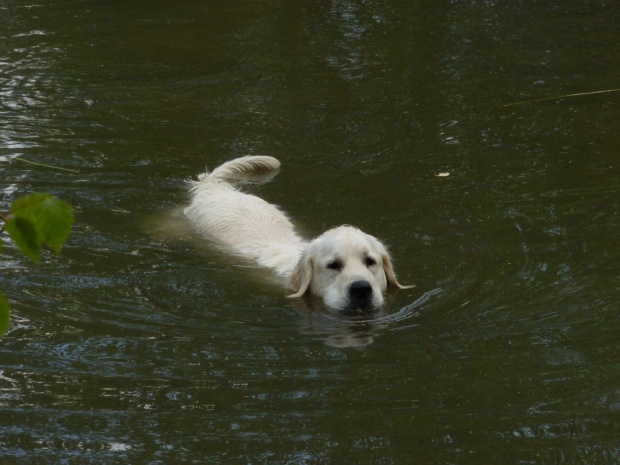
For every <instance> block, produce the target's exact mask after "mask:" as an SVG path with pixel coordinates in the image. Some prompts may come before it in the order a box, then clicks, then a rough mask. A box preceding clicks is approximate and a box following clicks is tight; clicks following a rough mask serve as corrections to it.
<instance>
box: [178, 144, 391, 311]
mask: <svg viewBox="0 0 620 465" xmlns="http://www.w3.org/2000/svg"><path fill="white" fill-rule="evenodd" d="M279 167H280V162H279V161H278V160H276V159H275V158H273V157H267V156H249V157H243V158H238V159H235V160H232V161H229V162H227V163H224V164H223V165H221V166H220V167H219V168H217V169H215V170H214V171H213V172H211V173H208V172H207V173H205V174H203V175H201V176H200V177H199V178H198V181H193V182H192V189H191V195H192V201H191V204H190V206H189V207H187V208H186V209H185V214H186V215H187V216H188V217H189V218H190V219H191V220H192V221H193V223H194V224H195V226H196V228H197V229H198V230H199V231H200V232H201V233H202V234H203V235H205V237H207V238H209V239H211V240H214V241H216V242H217V243H218V244H220V245H221V246H223V247H225V248H226V249H227V250H228V251H230V252H232V253H234V254H237V255H241V256H243V257H247V258H250V259H253V260H255V261H256V262H257V263H258V264H259V265H261V266H264V267H267V268H270V269H272V270H273V271H275V272H276V273H277V274H278V275H280V276H281V277H282V278H283V280H284V283H285V285H286V287H287V288H288V289H290V290H291V291H293V294H292V295H291V297H301V296H302V295H304V294H305V293H306V292H309V293H311V294H314V295H316V296H319V297H322V298H323V301H324V302H325V304H327V305H328V306H330V307H333V308H338V309H340V308H346V307H347V305H348V304H349V286H350V285H351V283H353V282H354V281H358V280H365V281H367V282H368V283H370V285H371V286H372V290H373V292H372V307H379V306H381V305H382V304H383V295H382V294H383V292H384V291H385V290H386V289H387V287H388V286H393V287H397V288H401V287H403V286H401V285H400V284H399V283H398V281H397V280H396V276H395V275H394V271H393V269H392V264H391V260H390V257H389V254H388V252H387V249H386V248H385V246H384V245H383V244H382V243H381V242H380V241H378V240H377V239H376V238H374V237H373V236H370V235H368V234H365V233H363V232H362V231H360V230H359V229H357V228H354V227H352V226H339V227H337V228H334V229H330V230H328V231H326V232H325V233H323V234H322V235H320V236H318V237H317V238H315V239H314V240H312V241H310V242H306V241H304V240H303V239H301V238H300V237H299V236H298V235H297V234H296V233H295V230H294V227H293V225H292V223H291V222H290V220H289V219H288V218H287V216H286V215H285V214H284V213H283V212H282V211H280V210H279V209H278V208H277V207H276V206H274V205H271V204H269V203H267V202H265V201H264V200H262V199H260V198H259V197H256V196H254V195H250V194H246V193H243V192H240V191H239V190H237V189H236V188H235V187H233V186H232V185H231V184H230V183H231V182H236V181H243V180H247V179H251V178H255V177H256V176H255V175H256V173H265V172H271V177H273V175H274V173H276V172H277V170H278V169H279ZM263 177H264V176H263ZM368 257H370V258H371V259H372V260H373V261H374V262H375V264H374V265H371V266H368V265H367V258H368ZM334 260H338V261H339V262H340V263H341V264H342V269H340V270H333V269H330V268H329V267H328V265H329V264H330V263H331V262H333V261H334Z"/></svg>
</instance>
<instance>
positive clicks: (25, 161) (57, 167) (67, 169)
mask: <svg viewBox="0 0 620 465" xmlns="http://www.w3.org/2000/svg"><path fill="white" fill-rule="evenodd" d="M13 160H18V161H23V162H24V163H30V164H31V165H37V166H44V167H45V168H51V169H53V170H60V171H69V172H70V173H79V171H78V170H71V169H69V168H61V167H60V166H52V165H46V164H45V163H38V162H36V161H30V160H26V159H24V158H22V157H15V158H13Z"/></svg>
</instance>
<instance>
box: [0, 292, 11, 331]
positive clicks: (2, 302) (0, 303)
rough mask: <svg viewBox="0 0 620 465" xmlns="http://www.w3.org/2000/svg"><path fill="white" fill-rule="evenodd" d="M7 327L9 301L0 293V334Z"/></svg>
mask: <svg viewBox="0 0 620 465" xmlns="http://www.w3.org/2000/svg"><path fill="white" fill-rule="evenodd" d="M8 329H9V301H8V300H6V297H4V296H3V295H2V294H0V336H2V335H3V334H4V333H6V332H7V330H8Z"/></svg>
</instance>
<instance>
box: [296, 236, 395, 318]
mask: <svg viewBox="0 0 620 465" xmlns="http://www.w3.org/2000/svg"><path fill="white" fill-rule="evenodd" d="M288 286H289V288H290V289H291V290H292V291H293V294H292V295H290V296H289V297H301V296H302V295H304V294H305V293H306V292H309V293H311V294H313V295H316V296H319V297H322V298H323V302H325V304H326V305H328V306H329V307H332V308H336V309H339V310H355V309H373V308H378V307H380V306H381V305H383V292H384V291H385V290H386V289H387V288H388V287H395V288H399V289H401V288H403V286H401V285H400V284H399V283H398V281H397V280H396V275H395V274H394V270H393V268H392V263H391V261H390V256H389V254H388V251H387V249H386V248H385V246H384V245H383V244H382V243H381V242H380V241H379V240H377V239H376V238H374V237H373V236H370V235H368V234H365V233H363V232H362V231H360V230H359V229H357V228H354V227H352V226H340V227H338V228H334V229H330V230H329V231H326V232H325V233H323V234H322V235H321V236H319V237H317V238H316V239H314V240H313V241H312V242H310V243H309V244H308V245H307V246H306V248H305V250H304V252H303V253H302V256H301V258H300V260H299V262H298V263H297V265H296V266H295V268H294V270H293V273H292V274H291V276H290V278H289V282H288Z"/></svg>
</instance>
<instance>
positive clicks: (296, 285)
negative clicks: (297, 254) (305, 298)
mask: <svg viewBox="0 0 620 465" xmlns="http://www.w3.org/2000/svg"><path fill="white" fill-rule="evenodd" d="M310 281H312V259H311V258H310V256H308V255H307V254H305V253H304V254H303V255H302V256H301V258H300V259H299V261H298V262H297V265H295V268H294V269H293V273H291V276H290V278H289V280H288V288H289V289H290V290H291V291H293V294H291V295H289V296H288V297H289V298H291V299H294V298H297V297H301V296H302V295H304V294H305V293H306V291H307V290H308V287H310Z"/></svg>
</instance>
